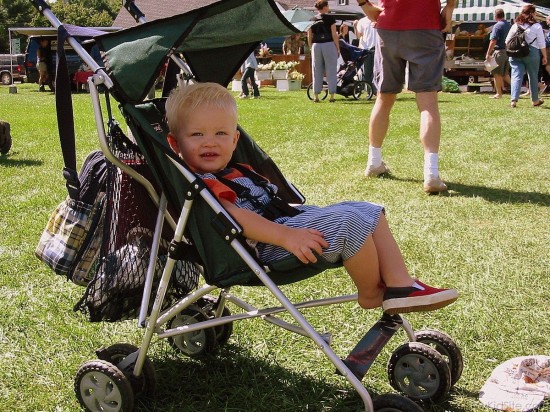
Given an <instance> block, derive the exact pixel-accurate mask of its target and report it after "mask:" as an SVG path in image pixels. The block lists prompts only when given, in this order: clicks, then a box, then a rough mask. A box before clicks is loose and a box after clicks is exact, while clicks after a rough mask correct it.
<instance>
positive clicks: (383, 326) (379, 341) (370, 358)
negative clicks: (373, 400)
mask: <svg viewBox="0 0 550 412" xmlns="http://www.w3.org/2000/svg"><path fill="white" fill-rule="evenodd" d="M402 325H403V320H402V319H401V316H399V315H388V314H386V313H384V314H382V317H381V318H380V320H379V321H378V322H376V323H375V324H374V325H373V326H372V327H371V328H370V329H369V331H368V332H367V333H366V334H365V336H363V338H361V340H360V341H359V342H358V343H357V345H355V347H354V348H353V350H352V351H351V353H350V354H349V355H348V356H347V357H346V358H345V359H343V362H344V363H345V364H346V365H347V367H348V368H350V370H351V371H352V372H353V373H354V374H355V376H356V377H357V378H358V379H363V377H364V376H365V375H366V374H367V371H368V370H369V368H370V367H371V365H372V363H373V362H374V360H375V359H376V357H377V356H378V354H379V353H380V351H381V350H382V348H383V347H384V346H385V345H386V343H388V341H389V340H390V338H391V337H392V336H393V335H394V334H395V332H396V331H397V330H399V328H401V326H402Z"/></svg>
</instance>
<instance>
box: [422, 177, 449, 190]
mask: <svg viewBox="0 0 550 412" xmlns="http://www.w3.org/2000/svg"><path fill="white" fill-rule="evenodd" d="M447 189H448V188H447V185H446V184H445V182H443V180H441V178H440V177H430V178H429V179H426V180H424V191H425V192H426V193H440V192H445V191H446V190H447Z"/></svg>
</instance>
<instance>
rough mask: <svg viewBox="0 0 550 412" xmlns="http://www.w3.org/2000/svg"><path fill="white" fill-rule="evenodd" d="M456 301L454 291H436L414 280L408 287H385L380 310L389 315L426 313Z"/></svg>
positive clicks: (456, 293)
mask: <svg viewBox="0 0 550 412" xmlns="http://www.w3.org/2000/svg"><path fill="white" fill-rule="evenodd" d="M457 299H458V292H457V291H456V290H455V289H437V288H433V287H431V286H428V285H426V284H424V283H422V282H420V281H419V280H416V281H415V282H414V283H413V285H412V286H408V287H399V288H395V287H387V288H386V290H385V292H384V300H383V302H382V309H384V312H386V313H388V314H390V315H396V314H398V313H409V312H426V311H430V310H436V309H440V308H442V307H444V306H447V305H450V304H451V303H453V302H454V301H455V300H457Z"/></svg>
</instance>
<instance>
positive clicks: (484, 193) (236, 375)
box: [0, 85, 550, 412]
mask: <svg viewBox="0 0 550 412" xmlns="http://www.w3.org/2000/svg"><path fill="white" fill-rule="evenodd" d="M36 89H37V87H36V85H18V93H17V94H9V93H8V88H7V87H1V88H0V119H2V120H7V121H9V122H10V123H11V125H12V135H13V147H12V149H11V151H10V152H9V153H8V154H7V155H6V156H2V157H0V178H1V183H0V205H1V206H0V210H1V213H0V231H1V235H0V279H1V280H0V300H1V302H2V308H3V309H2V316H1V317H0V405H1V407H0V409H1V410H5V411H75V410H78V409H79V406H78V403H77V402H76V398H75V396H74V393H73V388H72V386H73V378H74V374H75V372H76V370H77V369H78V367H79V365H80V364H81V363H82V362H84V361H87V360H90V359H93V358H95V355H94V351H95V350H96V349H97V348H98V347H100V346H102V345H109V344H112V343H117V342H128V343H133V344H139V343H140V341H141V335H142V330H141V329H139V328H137V326H136V322H133V321H128V322H120V323H112V324H108V323H89V322H86V320H85V319H84V318H83V316H82V315H81V314H79V313H74V312H73V311H72V307H73V304H74V303H75V302H76V301H77V300H78V299H79V297H80V296H81V294H82V292H83V290H82V288H80V287H78V286H75V285H72V284H71V283H67V282H66V281H65V280H64V279H62V278H61V277H59V276H56V275H55V274H53V273H52V272H51V271H50V270H49V269H47V267H46V266H45V265H44V264H42V263H41V262H39V261H38V260H37V259H36V258H35V257H34V254H33V252H34V248H35V246H36V243H37V241H38V238H39V236H40V234H41V232H42V230H43V228H44V225H45V223H46V220H47V218H48V216H49V214H50V213H51V211H52V210H53V209H54V207H55V206H56V205H57V204H58V203H59V202H60V201H61V200H62V199H63V198H64V196H65V188H64V182H63V179H62V176H61V168H62V157H61V151H60V147H59V141H58V140H59V139H58V136H57V128H56V118H55V103H54V96H53V95H52V94H50V93H38V92H37V91H36ZM73 98H74V106H75V115H74V117H75V124H76V128H77V154H78V159H79V164H80V162H81V161H82V160H83V159H84V157H85V156H86V154H87V153H88V152H89V151H91V150H93V149H95V148H97V147H98V142H97V136H96V132H95V124H94V120H93V114H92V109H91V103H90V99H89V96H88V95H87V94H75V95H73ZM440 102H441V105H440V106H441V112H442V118H443V138H442V147H441V171H442V175H443V177H444V178H445V180H446V181H447V182H448V183H449V186H450V189H451V190H450V191H449V193H448V194H447V195H443V196H426V195H424V194H423V193H422V190H421V183H422V150H421V147H420V144H419V143H418V137H417V135H418V113H417V110H416V105H415V102H414V95H412V94H407V93H404V94H401V95H400V96H399V98H398V101H397V103H396V106H395V109H394V111H393V114H392V124H391V128H390V132H389V135H388V138H387V140H386V142H385V145H384V157H385V160H386V162H387V163H388V164H389V165H390V167H391V168H392V171H393V174H392V176H391V177H388V178H382V179H365V178H364V177H363V170H364V167H365V163H366V159H367V144H368V143H367V137H366V134H367V124H368V117H369V114H370V111H371V109H372V104H373V103H372V102H355V101H352V100H346V99H344V98H343V97H341V96H340V97H339V99H338V100H337V103H336V104H328V103H326V104H318V105H313V104H311V103H310V102H309V101H308V100H307V98H306V96H305V91H300V92H286V93H284V92H277V91H275V90H274V89H269V88H267V89H266V88H263V89H262V98H261V99H260V100H239V102H238V104H239V109H240V124H241V126H243V127H244V128H245V130H247V131H248V132H249V133H250V134H251V135H252V136H253V137H254V138H255V139H256V140H257V142H258V143H259V145H260V146H261V147H262V148H263V149H264V150H266V151H267V152H268V153H269V154H270V155H271V156H272V157H273V158H274V159H275V161H276V162H277V163H278V165H279V166H280V168H281V169H282V170H283V171H284V173H285V175H286V176H287V177H288V178H290V179H291V180H292V181H293V182H294V183H295V184H296V185H297V186H298V187H299V188H300V190H301V191H302V192H303V193H304V194H305V195H306V197H307V198H308V202H310V203H317V204H327V203H331V202H336V201H341V200H346V199H357V200H362V199H364V200H370V201H373V202H377V203H381V204H384V205H385V206H386V210H387V214H388V218H389V221H390V224H391V226H392V228H393V232H394V235H395V237H396V239H397V241H398V243H399V244H400V246H401V248H402V251H403V254H404V256H405V260H406V262H407V264H408V267H409V268H410V270H411V273H412V274H413V275H416V276H418V277H420V278H421V279H423V280H425V281H426V282H428V283H433V284H436V285H440V286H454V287H456V288H458V289H459V291H460V292H461V298H460V299H459V300H458V301H457V302H456V303H455V304H453V305H451V306H450V307H448V308H445V309H443V310H441V311H438V312H434V313H429V314H412V315H410V316H408V317H407V318H408V319H409V321H410V322H411V323H412V325H413V326H414V327H415V329H424V328H435V329H439V330H442V331H444V332H446V333H448V334H450V335H451V336H452V337H453V339H454V340H455V341H456V342H457V343H458V344H459V345H460V347H461V348H462V351H463V355H464V360H465V369H464V373H463V376H462V378H461V379H460V381H459V382H458V383H457V385H456V386H455V388H454V389H453V390H452V392H451V393H450V395H449V397H448V399H447V400H446V401H445V402H444V403H442V404H440V405H424V407H425V409H426V410H427V411H437V412H440V411H453V412H458V411H482V410H485V409H484V408H483V406H482V405H481V403H480V402H479V401H478V393H479V390H480V388H481V386H482V385H483V383H484V382H485V381H486V379H487V378H488V377H489V375H490V373H491V371H492V370H493V369H494V368H495V367H496V366H497V365H498V364H499V363H501V362H503V361H505V360H507V359H509V358H512V357H516V356H523V355H530V354H542V355H548V354H550V342H549V338H548V336H549V335H550V329H549V327H548V325H549V322H548V317H549V314H550V288H549V280H548V279H549V276H550V253H549V249H548V245H549V243H550V228H549V224H548V222H549V221H550V212H549V207H550V167H549V163H548V153H549V151H550V141H549V140H548V130H547V129H548V128H547V124H548V113H549V111H548V108H545V107H544V106H543V107H542V108H538V109H533V108H531V107H530V104H529V102H528V101H527V100H521V101H520V104H519V106H520V107H518V108H517V109H515V110H511V109H510V108H509V105H508V101H506V99H502V100H497V101H494V100H490V99H488V98H487V95H483V94H480V95H476V94H466V93H463V94H441V95H440ZM119 117H120V116H119ZM119 120H121V119H119ZM284 291H285V292H286V293H287V294H288V295H289V296H290V298H291V299H292V300H295V301H299V300H302V299H307V298H315V297H318V296H326V295H335V294H340V293H347V292H350V293H351V292H353V287H352V285H351V282H350V281H349V279H348V277H347V276H346V275H345V273H344V272H343V271H342V270H335V271H328V272H325V273H323V274H321V275H319V276H317V277H315V278H313V279H310V280H309V281H307V282H302V283H300V284H299V285H291V286H286V287H284ZM238 292H239V293H241V294H243V295H244V296H245V297H246V298H247V299H249V300H250V301H252V302H254V303H257V304H263V303H264V302H266V301H271V299H270V298H269V297H266V295H265V293H264V291H263V290H262V289H257V288H248V289H242V290H239V291H238ZM306 315H307V317H308V319H309V320H310V321H311V323H312V324H313V325H314V326H315V327H317V328H318V329H320V330H321V331H330V332H332V333H333V336H334V339H333V347H334V349H335V351H336V352H337V353H338V354H339V355H341V356H342V357H345V356H346V354H347V353H348V352H349V351H350V350H351V349H352V348H353V346H354V345H355V343H356V342H358V340H359V339H360V338H361V337H362V336H363V334H364V333H365V332H366V330H367V329H368V328H369V327H370V326H371V325H372V324H373V323H374V322H375V321H376V320H377V317H378V316H379V315H380V312H379V311H378V310H373V311H363V310H361V309H359V307H358V306H357V305H356V304H346V305H342V306H338V307H330V308H322V309H318V310H317V309H316V310H310V311H307V312H306ZM404 341H405V339H404V336H403V335H401V334H400V335H398V336H397V337H395V338H394V339H392V341H390V343H389V345H388V347H387V348H385V349H384V351H383V352H382V354H381V355H380V357H379V358H378V359H377V361H376V362H375V364H374V365H373V367H372V369H371V370H370V371H369V374H368V375H367V376H366V378H365V380H364V383H365V385H366V386H367V387H368V388H369V390H370V391H371V393H372V394H378V393H385V392H393V390H392V389H391V387H390V386H389V384H388V379H387V375H386V371H385V367H386V366H385V365H386V362H387V359H388V357H389V355H390V354H391V352H392V350H394V349H395V348H396V347H397V346H398V345H400V344H401V343H403V342H404ZM150 357H151V359H152V360H153V363H154V365H155V368H156V371H157V380H158V389H157V393H156V396H155V397H154V398H151V399H140V400H139V402H138V405H137V409H138V410H142V411H206V410H211V411H288V412H294V411H355V410H357V409H359V408H360V406H361V401H360V399H359V397H358V396H357V395H356V393H355V392H354V390H353V389H352V388H351V387H350V386H349V385H348V384H347V382H346V381H345V380H344V379H343V378H342V377H340V376H338V375H336V374H335V373H334V367H333V366H332V364H331V363H330V362H328V361H327V360H326V359H325V358H324V355H322V353H321V352H320V351H319V350H317V349H316V348H315V347H314V345H313V344H312V343H311V342H310V341H309V340H307V339H305V338H303V337H299V336H296V335H292V334H290V333H289V332H286V331H283V330H281V329H275V328H274V327H272V326H270V325H269V324H265V323H264V322H260V321H258V320H251V321H245V322H238V323H237V324H235V328H234V334H233V335H232V337H231V339H230V341H229V343H228V345H226V346H225V347H224V348H222V349H221V350H220V351H219V352H218V353H217V354H216V356H214V357H212V358H211V359H209V360H208V362H203V361H196V360H190V359H187V358H181V357H180V356H178V355H177V354H176V353H174V352H173V351H172V349H171V348H170V347H169V345H167V344H166V343H165V342H164V341H162V342H159V343H157V344H155V345H153V347H152V348H151V352H150ZM542 410H543V411H550V407H549V406H548V405H546V406H545V407H543V408H542Z"/></svg>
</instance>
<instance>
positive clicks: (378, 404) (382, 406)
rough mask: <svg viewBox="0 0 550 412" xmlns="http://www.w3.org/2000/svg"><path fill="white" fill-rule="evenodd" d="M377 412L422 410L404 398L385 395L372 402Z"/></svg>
mask: <svg viewBox="0 0 550 412" xmlns="http://www.w3.org/2000/svg"><path fill="white" fill-rule="evenodd" d="M372 403H373V406H374V411H375V412H422V408H421V407H420V406H418V405H417V404H416V403H414V402H413V401H411V400H410V399H408V398H405V397H404V396H401V395H397V394H393V393H392V394H385V395H380V396H377V397H376V398H374V399H373V401H372Z"/></svg>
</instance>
